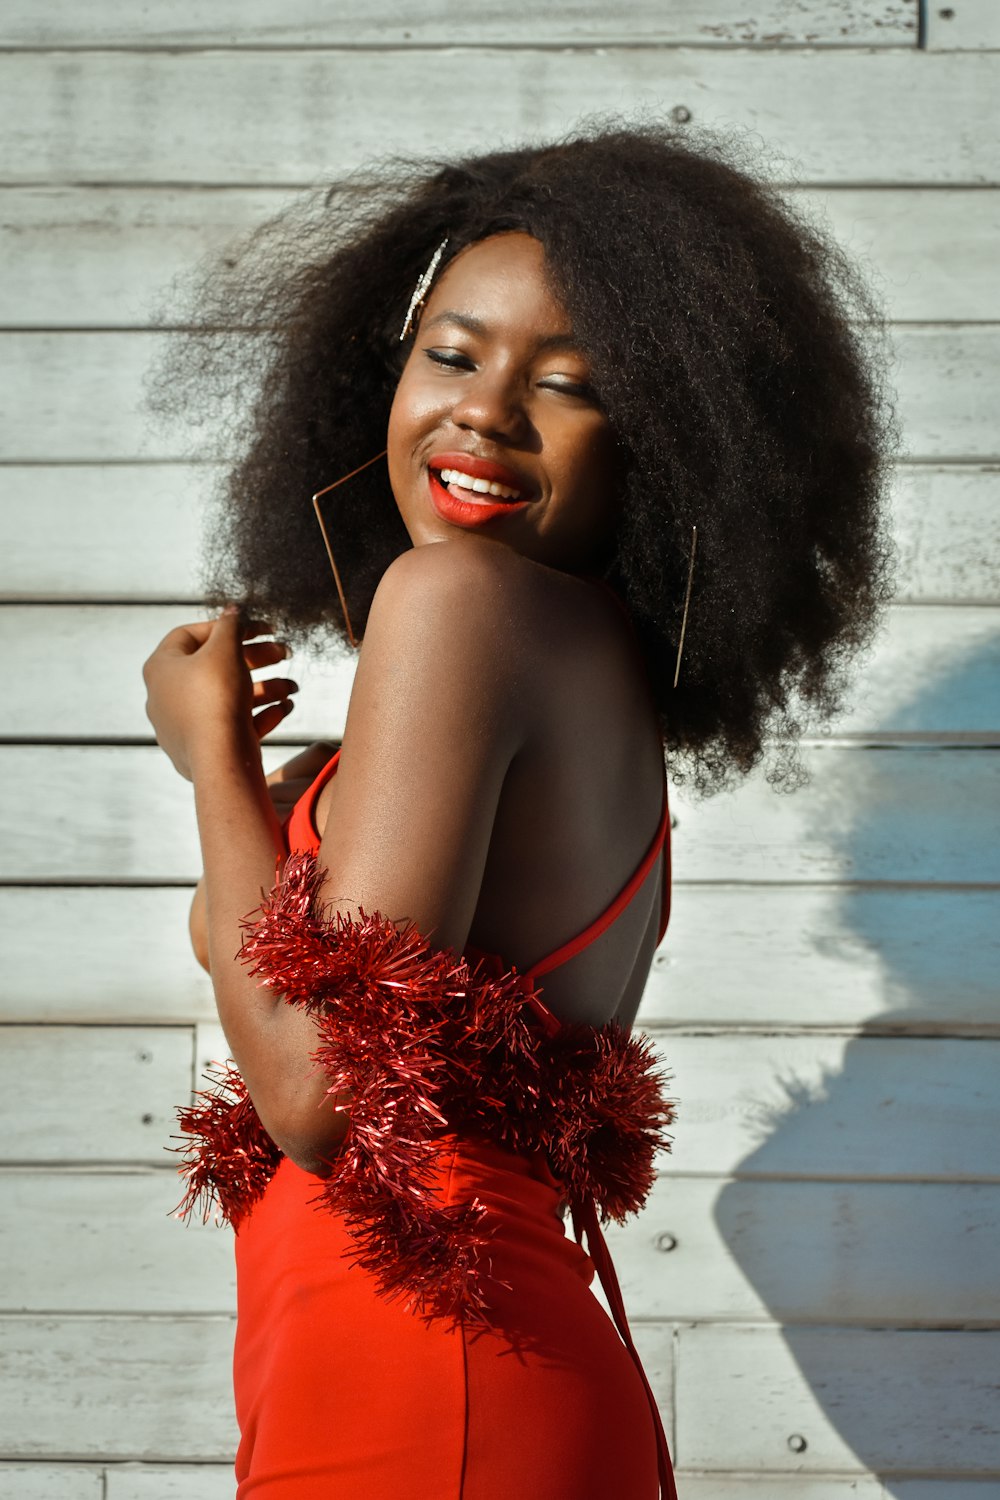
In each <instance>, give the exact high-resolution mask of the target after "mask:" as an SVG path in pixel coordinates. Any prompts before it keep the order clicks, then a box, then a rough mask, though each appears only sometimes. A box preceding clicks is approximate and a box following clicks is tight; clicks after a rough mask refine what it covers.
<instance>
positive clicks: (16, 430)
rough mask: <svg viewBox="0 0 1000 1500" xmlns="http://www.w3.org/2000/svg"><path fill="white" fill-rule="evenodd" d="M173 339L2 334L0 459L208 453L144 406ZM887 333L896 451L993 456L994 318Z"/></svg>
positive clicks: (999, 441)
mask: <svg viewBox="0 0 1000 1500" xmlns="http://www.w3.org/2000/svg"><path fill="white" fill-rule="evenodd" d="M0 61H2V60H0ZM171 337H172V335H171V334H169V333H160V334H156V333H121V332H109V333H105V332H93V333H80V332H69V333H49V332H38V333H25V332H12V333H5V334H0V356H2V358H3V362H4V365H5V367H6V369H5V373H4V375H3V385H2V387H0V398H2V407H0V410H2V426H0V461H3V462H6V463H27V462H34V461H42V462H45V463H52V462H55V461H59V462H61V463H75V462H87V463H91V462H98V461H111V460H113V461H115V462H120V461H128V460H133V459H142V460H144V461H146V462H150V461H156V462H162V461H164V460H175V459H178V458H185V459H192V458H198V459H207V458H209V457H211V456H212V453H213V447H212V441H211V440H210V438H209V437H208V435H206V434H200V435H199V434H195V432H193V431H192V430H190V429H188V430H185V429H184V428H182V426H181V425H180V424H173V425H171V426H170V427H166V426H163V425H156V426H154V425H153V424H152V423H151V422H150V420H149V418H148V415H147V414H146V413H145V412H144V410H143V409H142V399H143V395H142V393H143V379H144V376H145V375H146V374H147V373H148V371H149V369H150V367H151V366H152V365H153V363H154V362H155V360H156V359H157V357H158V356H159V355H160V353H161V351H162V349H163V345H164V340H167V339H170V338H171ZM893 342H894V346H895V354H896V357H897V358H898V370H896V371H894V379H895V385H896V388H897V390H898V395H899V408H900V412H901V414H902V419H903V452H904V454H905V456H906V457H907V458H909V459H911V460H915V459H919V460H934V461H951V460H955V459H960V460H963V461H966V460H972V459H975V460H979V461H984V462H985V461H995V460H997V458H998V457H1000V437H998V433H997V424H996V421H995V419H994V418H995V412H994V406H995V403H994V400H993V393H994V390H995V387H996V382H997V375H998V373H1000V326H998V325H993V324H982V325H976V324H946V325H944V326H916V325H913V326H910V325H896V326H895V327H894V330H893ZM215 451H216V453H217V452H218V444H216V448H215ZM148 546H149V539H147V541H146V547H147V548H148Z"/></svg>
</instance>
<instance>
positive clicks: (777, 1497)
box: [677, 1472, 992, 1500]
mask: <svg viewBox="0 0 1000 1500" xmlns="http://www.w3.org/2000/svg"><path fill="white" fill-rule="evenodd" d="M677 1477H678V1482H679V1481H680V1478H681V1473H680V1472H678V1476H677ZM683 1479H684V1500H887V1491H886V1490H884V1489H883V1488H882V1486H881V1485H880V1484H879V1482H878V1480H877V1479H848V1478H841V1479H823V1478H821V1479H813V1478H811V1477H809V1476H808V1475H805V1474H801V1475H798V1474H797V1475H796V1476H795V1478H794V1479H788V1478H779V1477H778V1476H777V1475H776V1474H768V1475H767V1477H766V1478H763V1479H761V1478H759V1477H758V1478H754V1477H753V1476H748V1475H745V1474H744V1475H740V1474H690V1473H687V1472H684V1474H683ZM892 1494H893V1495H894V1496H895V1495H897V1494H898V1491H897V1490H896V1487H895V1484H893V1489H892ZM941 1500H965V1497H964V1491H963V1493H962V1494H959V1493H958V1492H957V1491H956V1493H955V1494H954V1495H953V1496H951V1497H948V1496H945V1495H943V1494H942V1496H941ZM968 1500H986V1497H985V1496H977V1495H970V1496H968ZM991 1500H992V1497H991Z"/></svg>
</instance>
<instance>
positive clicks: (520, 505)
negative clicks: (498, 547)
mask: <svg viewBox="0 0 1000 1500" xmlns="http://www.w3.org/2000/svg"><path fill="white" fill-rule="evenodd" d="M464 462H465V465H466V467H465V468H464V469H463V472H464V473H466V474H470V473H471V470H470V469H469V468H468V460H467V459H466V460H465V461H464ZM448 467H449V466H448V465H447V464H445V468H448ZM455 467H456V468H457V467H458V465H457V464H456V466H455ZM494 467H499V466H498V465H494ZM486 477H487V476H486V475H485V474H482V475H479V474H473V475H472V478H473V479H480V478H481V479H485V478H486ZM427 480H428V488H429V489H430V495H431V504H432V505H433V507H434V509H435V510H436V511H437V513H438V515H439V516H440V517H441V519H442V521H450V522H451V524H452V525H453V526H485V525H486V523H487V521H494V520H496V518H497V517H498V516H509V515H512V514H513V513H514V511H518V510H524V509H525V507H526V506H527V504H528V501H527V500H498V499H496V497H495V496H493V495H476V496H475V497H474V498H473V497H472V495H471V492H469V491H466V492H465V493H466V494H469V495H470V498H469V499H468V500H466V499H464V498H463V499H459V498H458V497H457V496H456V495H453V494H452V492H451V490H450V489H447V488H446V487H445V485H443V484H442V483H441V480H440V478H439V477H438V475H437V474H436V473H435V471H434V470H433V469H428V471H427ZM494 483H496V484H509V481H508V480H505V479H497V480H495V481H494ZM509 487H510V488H511V489H513V488H514V486H513V485H512V484H510V485H509Z"/></svg>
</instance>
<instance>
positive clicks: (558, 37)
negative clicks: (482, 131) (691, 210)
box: [0, 0, 916, 48]
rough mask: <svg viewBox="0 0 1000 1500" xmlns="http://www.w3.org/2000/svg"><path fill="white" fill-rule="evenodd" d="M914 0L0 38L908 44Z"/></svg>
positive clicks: (111, 28) (565, 9)
mask: <svg viewBox="0 0 1000 1500" xmlns="http://www.w3.org/2000/svg"><path fill="white" fill-rule="evenodd" d="M915 33H916V14H915V6H914V4H913V0H870V3H868V4H859V3H858V0H819V3H817V0H811V3H810V5H809V7H808V10H806V9H804V8H803V7H802V6H801V5H800V4H795V3H794V0H764V3H762V4H760V5H758V6H755V7H754V9H753V11H752V13H749V14H748V12H747V8H746V6H744V5H741V4H740V3H739V0H713V3H712V4H711V6H705V5H704V4H699V3H697V0H672V3H671V5H670V6H669V7H666V8H665V7H664V6H662V5H660V4H658V3H657V0H630V3H629V5H628V7H627V8H622V9H618V10H614V9H609V8H608V7H607V6H606V5H604V4H602V3H601V0H549V3H548V4H547V5H546V6H544V7H539V6H537V5H531V4H529V3H527V0H509V3H508V4H507V5H505V6H504V8H503V9H502V10H490V9H476V10H470V9H469V8H468V7H467V6H465V5H462V4H461V3H459V0H422V3H421V4H419V5H414V4H412V3H411V4H403V3H401V0H374V3H372V0H368V3H366V4H362V3H360V0H347V3H344V0H341V3H339V4H338V5H337V6H336V7H324V6H322V5H318V4H316V0H290V3H286V4H285V5H283V6H282V9H281V12H280V14H276V13H275V11H274V10H273V8H272V7H271V6H270V5H268V4H267V0H240V3H237V0H211V3H208V4H205V3H203V4H202V5H200V6H199V7H198V10H197V12H196V13H192V14H190V15H186V16H184V19H183V21H181V20H180V18H178V17H174V16H172V15H170V14H169V12H161V11H159V10H157V9H155V8H151V9H148V10H145V9H143V10H138V11H136V12H135V13H134V14H130V15H129V16H128V18H127V21H126V20H125V19H124V18H123V16H122V13H121V11H120V10H118V9H117V8H116V6H115V5H114V4H113V0H98V3H95V4H91V5H88V6H87V7H86V9H81V8H80V7H78V6H74V5H72V4H71V3H70V0H49V4H48V5H46V7H45V10H44V11H43V12H40V11H39V10H38V9H37V8H35V7H33V6H32V5H31V4H30V0H11V3H10V4H9V5H8V7H7V8H6V10H5V13H4V20H3V25H2V28H0V45H3V46H14V47H110V46H115V47H139V46H142V47H163V46H169V47H172V48H176V47H236V48H240V47H261V46H265V47H290V46H291V47H330V46H337V45H343V44H346V45H348V46H351V47H359V46H367V45H375V46H379V47H399V48H406V47H412V46H433V45H438V46H445V47H453V46H457V45H459V44H469V43H471V44H473V45H474V46H479V47H483V46H492V45H494V44H498V45H500V46H503V45H505V44H511V45H513V46H518V47H523V46H525V45H530V46H542V45H545V46H566V45H571V46H580V45H586V44H589V43H602V44H607V43H613V42H627V43H629V44H630V45H636V44H639V43H647V44H649V43H658V44H662V43H677V42H684V43H689V44H694V45H698V46H715V45H719V46H733V45H741V46H746V47H752V46H765V47H780V46H809V47H822V46H828V45H832V46H837V47H843V46H864V47H912V46H913V43H914V39H915Z"/></svg>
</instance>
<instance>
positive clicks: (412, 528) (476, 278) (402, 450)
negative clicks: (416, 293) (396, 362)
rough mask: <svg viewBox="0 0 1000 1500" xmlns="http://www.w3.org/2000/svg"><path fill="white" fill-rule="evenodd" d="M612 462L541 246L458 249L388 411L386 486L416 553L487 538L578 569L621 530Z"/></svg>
mask: <svg viewBox="0 0 1000 1500" xmlns="http://www.w3.org/2000/svg"><path fill="white" fill-rule="evenodd" d="M615 455H616V444H615V440H614V437H613V434H612V431H611V427H610V425H609V423H608V420H607V418H606V417H605V415H604V413H603V411H602V410H601V407H600V405H599V404H598V401H597V398H596V396H595V394H594V392H593V390H592V389H591V387H590V368H589V365H588V362H587V360H586V359H585V357H584V355H583V354H582V353H581V351H580V350H579V348H578V347H577V346H576V344H575V342H574V339H573V329H572V325H571V323H570V320H569V317H568V315H567V313H566V311H565V309H564V308H563V306H562V304H561V303H560V302H559V301H558V299H557V298H556V296H555V295H554V293H553V292H552V291H551V289H550V287H549V286H548V284H547V282H546V278H545V258H544V251H543V249H542V246H541V244H540V243H539V242H538V240H536V239H533V238H532V237H531V235H528V234H522V233H520V232H513V231H512V232H510V233H505V234H497V235H493V236H491V237H490V238H489V239H486V240H481V241H479V243H477V244H475V245H470V246H469V247H468V248H467V249H465V250H462V251H460V253H459V254H458V255H457V256H456V257H455V259H454V260H453V261H452V262H451V263H450V264H449V265H448V266H447V267H446V269H445V270H444V271H443V272H442V273H441V275H440V277H439V279H438V280H437V281H435V283H434V285H433V287H432V288H431V292H430V295H429V297H428V299H427V302H426V304H425V306H424V310H423V313H422V315H421V317H420V323H419V326H418V329H417V333H416V337H415V339H414V342H413V346H412V348H411V350H410V355H409V358H408V360H407V362H406V366H405V368H404V370H403V373H402V375H401V377H400V380H399V385H398V387H397V389H396V394H395V397H394V399H393V404H392V411H391V412H390V415H389V434H388V459H389V479H390V482H391V484H392V490H393V494H394V495H395V497H396V503H397V505H398V506H399V511H400V514H401V516H402V518H403V521H404V524H405V525H406V529H407V531H408V532H409V534H410V538H411V540H412V541H413V544H414V546H420V545H422V544H423V543H425V542H435V541H443V540H444V539H445V538H447V537H454V536H455V535H457V534H459V533H461V532H466V533H470V534H472V533H475V532H480V533H481V534H482V535H484V536H488V537H492V538H493V539H494V540H496V541H501V542H504V543H505V544H506V545H508V546H510V547H513V548H514V550H515V551H517V552H520V553H522V554H523V555H524V556H525V557H530V558H533V559H534V560H535V561H536V562H541V563H545V564H547V565H548V566H549V567H554V568H560V569H563V570H564V571H567V572H573V571H577V570H579V571H583V570H585V569H586V568H587V567H588V566H591V565H593V564H594V563H596V561H597V560H598V559H599V557H600V556H601V555H602V553H603V552H604V551H605V549H606V548H607V546H608V545H609V543H610V540H611V536H612V533H613V528H614V517H615V467H616V464H615ZM476 485H478V488H474V486H476ZM487 486H489V488H487Z"/></svg>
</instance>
